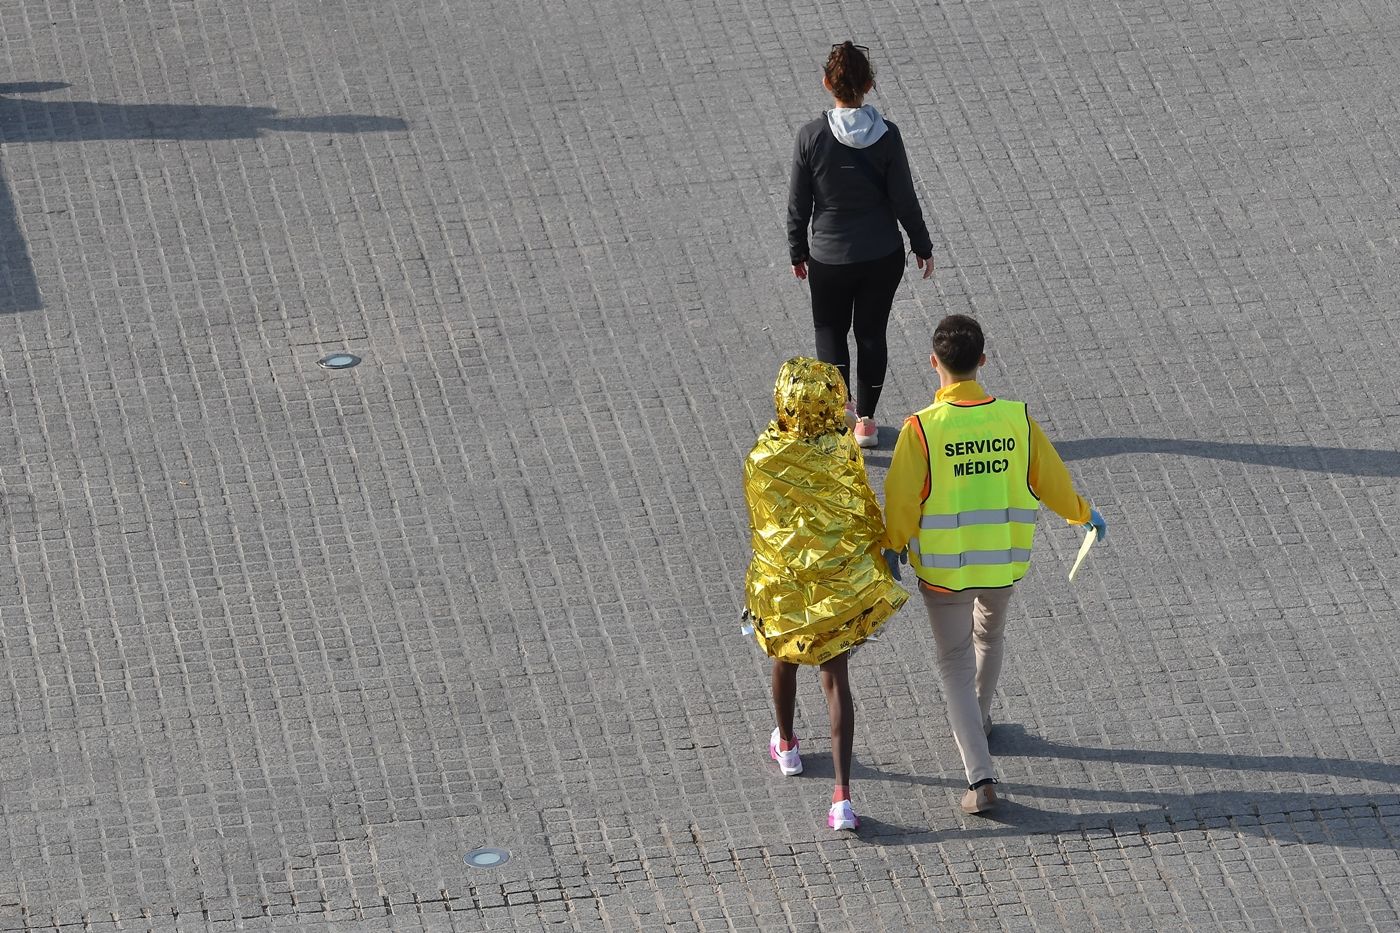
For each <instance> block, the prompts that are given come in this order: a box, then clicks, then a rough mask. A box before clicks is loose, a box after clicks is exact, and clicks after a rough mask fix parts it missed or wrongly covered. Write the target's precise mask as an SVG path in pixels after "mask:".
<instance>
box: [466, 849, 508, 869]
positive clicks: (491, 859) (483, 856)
mask: <svg viewBox="0 0 1400 933" xmlns="http://www.w3.org/2000/svg"><path fill="white" fill-rule="evenodd" d="M465 859H466V863H467V864H468V865H470V866H471V867H472V868H499V867H500V866H502V865H504V864H505V863H506V862H509V861H510V853H509V852H507V851H506V850H505V849H473V850H471V851H470V852H468V853H467V854H466V856H465Z"/></svg>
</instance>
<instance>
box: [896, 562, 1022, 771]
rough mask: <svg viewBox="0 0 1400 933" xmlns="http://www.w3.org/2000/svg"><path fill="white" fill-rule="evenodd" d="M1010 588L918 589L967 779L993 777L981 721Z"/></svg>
mask: <svg viewBox="0 0 1400 933" xmlns="http://www.w3.org/2000/svg"><path fill="white" fill-rule="evenodd" d="M1012 589H1013V588H1012V587H1009V586H1008V587H1005V588H1002V589H995V590H963V591H961V592H958V593H936V592H933V591H932V590H929V589H927V588H925V587H922V586H921V587H919V592H920V593H921V594H922V595H923V597H924V607H925V608H926V609H928V620H929V624H930V625H932V626H933V640H934V643H935V644H936V645H937V646H938V673H939V676H940V677H941V678H942V679H943V701H944V702H945V703H947V704H948V723H949V725H951V726H952V727H953V738H954V739H955V740H956V741H957V743H958V751H959V752H960V753H961V754H962V760H963V769H964V770H966V771H967V783H968V784H975V783H977V782H978V781H981V780H983V779H984V778H994V777H996V771H995V770H994V769H993V767H992V755H991V752H989V751H988V750H987V733H986V731H985V728H984V726H983V723H984V722H986V721H987V720H988V718H989V717H990V716H991V712H992V695H993V694H994V693H996V689H997V678H998V677H1000V676H1001V660H1002V653H1003V652H1002V647H1003V641H1004V637H1003V636H1004V635H1005V633H1006V607H1007V605H1008V604H1010V602H1011V590H1012Z"/></svg>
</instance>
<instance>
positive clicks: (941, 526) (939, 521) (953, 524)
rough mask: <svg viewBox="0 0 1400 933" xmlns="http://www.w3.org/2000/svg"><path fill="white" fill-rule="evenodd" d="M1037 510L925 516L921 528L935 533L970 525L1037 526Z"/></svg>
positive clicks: (973, 510) (987, 510) (999, 510)
mask: <svg viewBox="0 0 1400 933" xmlns="http://www.w3.org/2000/svg"><path fill="white" fill-rule="evenodd" d="M1035 516H1036V510H1035V509H969V510H968V511H966V512H955V513H953V514H952V515H925V516H924V517H923V518H921V519H919V527H920V528H925V529H933V530H935V531H951V530H953V529H955V528H966V527H967V526H968V525H1005V524H1008V523H1009V522H1025V523H1026V524H1035Z"/></svg>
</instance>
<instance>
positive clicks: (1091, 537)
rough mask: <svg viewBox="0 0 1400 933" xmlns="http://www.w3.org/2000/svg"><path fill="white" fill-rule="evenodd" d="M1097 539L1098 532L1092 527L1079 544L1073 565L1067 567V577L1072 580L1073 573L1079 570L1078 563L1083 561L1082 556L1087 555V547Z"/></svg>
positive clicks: (1091, 545) (1092, 544) (1090, 546)
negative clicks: (1077, 554)
mask: <svg viewBox="0 0 1400 933" xmlns="http://www.w3.org/2000/svg"><path fill="white" fill-rule="evenodd" d="M1098 539H1099V536H1098V533H1097V532H1095V531H1094V529H1093V528H1090V529H1089V533H1088V534H1087V535H1085V536H1084V543H1083V544H1081V545H1079V556H1078V557H1076V558H1075V559H1074V566H1073V567H1071V568H1069V578H1070V581H1071V582H1073V580H1074V575H1075V574H1076V573H1078V572H1079V565H1080V564H1082V563H1084V558H1086V557H1088V556H1089V549H1090V548H1092V547H1093V546H1094V542H1095V541H1097V540H1098Z"/></svg>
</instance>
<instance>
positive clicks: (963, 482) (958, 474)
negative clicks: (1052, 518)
mask: <svg viewBox="0 0 1400 933" xmlns="http://www.w3.org/2000/svg"><path fill="white" fill-rule="evenodd" d="M915 417H916V418H918V419H919V427H920V428H921V429H922V432H923V436H924V440H925V442H926V443H927V444H928V469H929V493H928V498H926V499H925V500H924V508H923V516H922V517H921V518H920V520H919V532H918V534H917V535H915V536H914V538H913V539H912V540H911V541H910V542H909V562H910V564H911V565H912V566H913V567H914V571H915V573H917V574H918V577H919V579H920V580H922V581H924V582H925V583H927V584H929V585H930V586H937V587H942V588H943V589H946V590H967V589H980V588H984V587H988V588H990V587H1003V586H1010V585H1011V584H1013V583H1015V582H1016V581H1017V580H1019V579H1021V578H1022V577H1023V576H1025V575H1026V570H1027V569H1029V567H1030V560H1031V543H1032V540H1033V538H1034V537H1035V518H1036V513H1037V511H1038V510H1039V509H1040V499H1039V498H1038V497H1037V496H1036V494H1035V493H1034V492H1032V491H1031V487H1030V480H1029V476H1030V457H1031V428H1030V421H1029V420H1028V418H1027V416H1026V405H1025V403H1024V402H1012V401H1006V400H1002V399H989V400H988V401H985V402H979V403H976V404H973V405H966V404H963V405H955V404H953V403H951V402H934V403H933V404H932V405H930V406H929V407H928V408H925V409H924V410H922V411H920V412H918V413H917V414H916V415H915Z"/></svg>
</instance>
